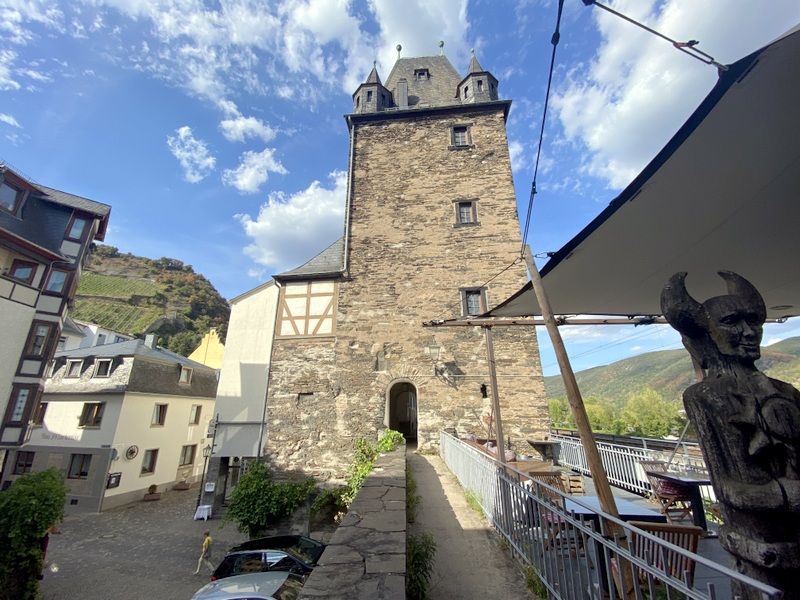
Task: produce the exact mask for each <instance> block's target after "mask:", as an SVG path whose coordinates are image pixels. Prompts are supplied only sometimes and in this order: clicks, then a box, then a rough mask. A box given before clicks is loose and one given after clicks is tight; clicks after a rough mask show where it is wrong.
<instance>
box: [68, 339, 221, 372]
mask: <svg viewBox="0 0 800 600" xmlns="http://www.w3.org/2000/svg"><path fill="white" fill-rule="evenodd" d="M117 356H134V357H135V356H141V357H142V358H149V359H153V360H159V361H168V362H173V363H178V364H180V365H183V366H186V367H190V368H192V369H206V370H208V371H213V370H214V369H212V368H210V367H207V366H206V365H204V364H202V363H199V362H195V361H193V360H190V359H188V358H186V357H185V356H181V355H180V354H176V353H174V352H171V351H169V350H165V349H164V348H161V347H160V346H156V347H155V348H150V347H149V346H147V345H146V344H145V343H144V340H126V341H124V342H117V343H114V344H101V345H99V346H90V347H88V348H78V349H76V350H64V351H62V352H56V353H55V357H56V358H60V357H64V358H88V357H92V358H115V357H117Z"/></svg>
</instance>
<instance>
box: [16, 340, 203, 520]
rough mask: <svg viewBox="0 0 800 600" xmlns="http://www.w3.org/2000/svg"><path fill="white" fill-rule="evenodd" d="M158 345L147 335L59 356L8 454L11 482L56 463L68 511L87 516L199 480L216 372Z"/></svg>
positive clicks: (59, 353) (66, 352)
mask: <svg viewBox="0 0 800 600" xmlns="http://www.w3.org/2000/svg"><path fill="white" fill-rule="evenodd" d="M155 342H156V336H155V335H154V334H149V335H147V336H146V339H145V340H138V339H135V340H127V341H123V342H118V343H111V344H100V345H96V346H91V347H86V348H77V349H73V350H66V351H64V352H57V353H56V355H55V357H54V360H53V363H52V367H51V371H50V372H49V373H48V377H47V379H46V382H45V387H44V393H43V394H42V397H41V400H40V402H39V403H38V404H37V405H36V409H35V412H34V413H33V415H32V418H31V430H30V431H29V433H28V436H27V437H28V440H27V442H26V443H25V444H24V445H22V446H21V447H20V448H17V449H15V450H12V451H10V452H9V455H10V458H9V461H8V462H9V468H8V469H7V471H8V472H7V473H6V475H5V476H4V484H5V485H10V484H11V483H12V482H13V481H14V479H16V478H17V477H19V476H20V475H23V474H25V473H27V472H30V471H37V470H41V469H45V468H47V467H52V466H55V467H58V468H59V469H61V471H62V472H63V473H64V474H65V476H66V478H67V487H68V488H69V492H68V495H67V507H66V508H67V510H68V512H76V511H81V512H82V511H99V510H101V509H107V508H113V507H116V506H120V505H123V504H127V503H130V502H133V501H137V500H141V499H142V498H143V496H144V494H145V493H146V492H147V491H148V489H149V488H150V487H151V486H155V487H156V488H157V489H158V490H159V491H164V490H166V489H170V488H172V487H173V486H174V485H176V484H178V483H180V482H185V484H186V485H187V486H188V485H189V484H191V483H193V482H196V481H197V480H199V479H200V478H201V477H202V467H203V453H202V447H203V445H204V444H206V443H207V442H206V434H207V432H208V430H209V424H210V423H211V421H212V417H213V409H214V396H215V394H216V389H217V373H216V371H215V370H214V369H212V368H210V367H206V366H205V365H203V364H200V363H198V362H195V361H193V360H190V359H188V358H186V357H183V356H180V355H179V354H175V353H174V352H170V351H169V350H165V349H164V348H160V347H158V346H157V345H156V343H155ZM209 445H210V444H209ZM209 449H210V448H209Z"/></svg>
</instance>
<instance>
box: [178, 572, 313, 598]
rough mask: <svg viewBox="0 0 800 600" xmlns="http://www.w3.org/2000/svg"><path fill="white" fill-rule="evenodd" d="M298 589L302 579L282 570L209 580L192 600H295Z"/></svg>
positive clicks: (300, 586) (298, 592)
mask: <svg viewBox="0 0 800 600" xmlns="http://www.w3.org/2000/svg"><path fill="white" fill-rule="evenodd" d="M302 588H303V580H302V579H301V578H300V577H298V576H297V575H295V574H293V573H288V572H286V571H266V572H262V573H247V574H246V575H234V576H233V577H225V578H223V579H218V580H217V581H212V582H211V583H209V584H207V585H205V586H203V587H202V588H201V589H200V590H198V592H197V593H196V594H195V595H194V596H192V600H295V599H296V598H297V597H298V596H299V595H300V590H301V589H302Z"/></svg>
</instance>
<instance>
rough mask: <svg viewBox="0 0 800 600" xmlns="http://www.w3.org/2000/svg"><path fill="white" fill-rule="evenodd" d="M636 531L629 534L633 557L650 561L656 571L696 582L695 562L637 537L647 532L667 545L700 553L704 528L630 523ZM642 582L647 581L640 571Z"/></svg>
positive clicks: (632, 530)
mask: <svg viewBox="0 0 800 600" xmlns="http://www.w3.org/2000/svg"><path fill="white" fill-rule="evenodd" d="M629 524H630V525H633V526H634V527H635V529H631V531H630V550H631V554H633V555H634V556H636V557H638V558H641V559H643V560H647V561H648V562H649V563H650V564H651V565H653V566H654V567H655V568H656V569H658V570H660V571H662V572H664V573H666V574H668V575H669V576H670V577H673V578H675V579H680V580H681V581H684V582H686V581H687V579H686V577H687V576H688V578H689V579H688V581H689V582H693V581H694V569H695V561H694V560H693V559H692V558H690V557H688V556H684V555H683V554H679V553H678V552H675V551H674V550H669V549H667V548H665V547H663V546H660V545H658V544H656V543H655V542H653V541H652V540H650V539H648V538H646V537H644V536H642V535H638V534H637V529H640V530H642V531H646V532H647V533H650V534H652V535H654V536H656V537H658V538H660V539H662V540H664V541H665V542H669V543H670V544H674V545H675V546H678V547H679V548H683V549H684V550H688V551H689V552H692V553H694V554H696V553H697V542H698V540H699V539H700V537H702V535H703V533H704V532H703V528H702V527H697V526H696V525H674V524H672V523H648V522H644V521H630V522H629ZM637 571H638V575H639V578H640V579H644V578H645V577H646V576H645V573H644V571H642V570H641V569H637Z"/></svg>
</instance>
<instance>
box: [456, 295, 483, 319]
mask: <svg viewBox="0 0 800 600" xmlns="http://www.w3.org/2000/svg"><path fill="white" fill-rule="evenodd" d="M460 291H461V313H462V315H463V316H467V315H480V314H482V313H485V312H486V288H462V289H461V290H460Z"/></svg>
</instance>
